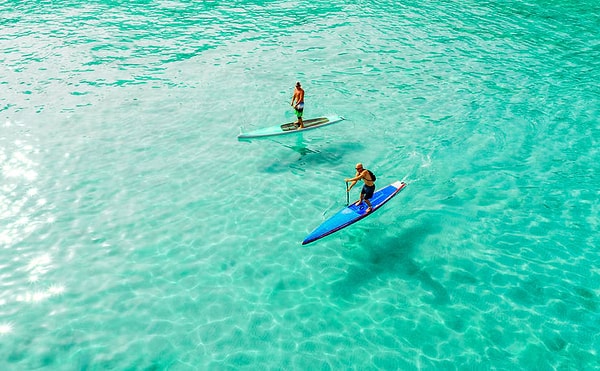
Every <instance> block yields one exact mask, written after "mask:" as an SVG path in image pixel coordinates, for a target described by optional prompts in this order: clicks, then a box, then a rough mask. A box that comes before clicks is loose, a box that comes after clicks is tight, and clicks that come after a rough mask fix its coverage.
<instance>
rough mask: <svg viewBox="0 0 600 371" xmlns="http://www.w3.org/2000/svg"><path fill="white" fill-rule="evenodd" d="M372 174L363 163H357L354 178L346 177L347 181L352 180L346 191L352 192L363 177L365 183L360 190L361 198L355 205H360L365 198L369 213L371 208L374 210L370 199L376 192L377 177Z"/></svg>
mask: <svg viewBox="0 0 600 371" xmlns="http://www.w3.org/2000/svg"><path fill="white" fill-rule="evenodd" d="M372 174H373V173H371V172H370V171H369V170H367V169H364V168H363V166H362V164H361V163H358V164H356V176H355V177H354V178H349V179H345V180H346V182H352V183H351V184H350V187H348V189H347V190H346V192H350V190H351V189H352V187H354V185H355V184H356V182H358V181H359V180H361V179H362V181H363V182H364V183H365V184H364V185H363V188H362V190H361V191H360V200H358V201H356V203H355V205H356V206H358V205H360V204H361V203H362V202H363V200H365V202H366V203H367V206H369V207H368V208H367V213H370V212H371V210H373V209H372V208H371V201H370V199H371V197H373V193H374V192H375V177H374V176H373V175H372Z"/></svg>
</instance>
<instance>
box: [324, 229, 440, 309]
mask: <svg viewBox="0 0 600 371" xmlns="http://www.w3.org/2000/svg"><path fill="white" fill-rule="evenodd" d="M440 230H441V228H440V226H439V224H438V223H435V222H433V221H431V220H424V221H422V222H420V223H419V224H418V225H415V226H413V227H409V228H407V229H405V230H403V231H402V233H401V234H399V235H398V236H395V237H393V238H388V239H386V240H384V241H383V243H382V242H381V240H379V241H377V243H376V244H375V243H371V242H368V243H366V245H365V247H364V249H365V252H366V258H364V257H365V255H361V256H363V258H362V259H360V260H358V259H356V260H355V264H353V265H351V266H350V268H349V269H348V274H347V275H346V278H345V279H342V280H340V281H337V282H335V284H334V285H333V295H335V296H337V297H338V298H343V299H351V298H352V296H353V295H354V294H355V293H356V292H357V291H358V290H359V289H361V288H363V287H365V286H368V284H369V282H371V281H373V280H375V279H376V278H380V279H385V278H386V277H388V278H391V277H400V278H403V279H408V280H418V281H419V282H420V286H421V287H423V288H424V289H425V290H428V291H429V292H430V293H431V294H432V295H433V300H432V301H431V303H432V304H436V305H444V304H447V303H449V302H450V296H449V294H448V291H447V290H446V288H445V287H444V286H443V285H441V284H440V283H439V282H437V281H436V280H434V279H433V278H432V277H431V276H430V275H429V273H427V272H426V271H424V270H423V269H422V268H421V266H419V264H418V263H417V262H416V261H415V260H414V259H412V258H411V255H412V254H413V252H414V251H415V250H416V249H417V248H418V247H419V246H420V245H421V244H422V243H423V241H424V240H425V238H426V237H427V236H428V235H431V234H434V233H437V232H439V231H440Z"/></svg>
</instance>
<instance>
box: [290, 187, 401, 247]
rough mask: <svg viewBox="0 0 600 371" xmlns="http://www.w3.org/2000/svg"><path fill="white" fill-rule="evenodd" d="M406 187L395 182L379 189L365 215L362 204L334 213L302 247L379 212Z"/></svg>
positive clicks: (312, 233)
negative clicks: (370, 208)
mask: <svg viewBox="0 0 600 371" xmlns="http://www.w3.org/2000/svg"><path fill="white" fill-rule="evenodd" d="M404 187H406V183H404V182H401V181H396V182H394V183H392V184H390V185H388V186H386V187H383V188H381V189H380V190H378V191H377V192H375V193H374V194H373V197H372V198H371V206H372V210H371V212H369V213H367V204H366V203H365V202H363V203H362V204H360V205H358V206H357V205H355V204H354V203H353V204H350V205H349V206H346V207H345V208H343V209H342V210H340V211H338V212H337V213H335V214H334V215H333V216H331V218H329V219H327V220H325V221H324V222H323V223H321V225H319V226H318V227H317V228H315V230H313V231H312V232H310V233H309V234H308V236H306V238H305V239H304V241H302V244H303V245H306V244H309V243H311V242H314V241H316V240H318V239H321V238H323V237H325V236H328V235H330V234H332V233H334V232H337V231H339V230H341V229H344V228H346V227H347V226H349V225H351V224H354V223H356V222H357V221H359V220H361V219H362V218H364V217H367V216H369V215H371V214H373V213H374V212H375V211H377V210H379V208H380V207H381V206H383V205H384V204H385V203H386V202H388V201H389V200H391V199H392V197H394V196H395V195H396V194H398V193H399V192H400V191H401V190H403V189H404Z"/></svg>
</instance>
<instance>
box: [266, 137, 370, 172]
mask: <svg viewBox="0 0 600 371" xmlns="http://www.w3.org/2000/svg"><path fill="white" fill-rule="evenodd" d="M279 144H280V145H282V146H284V147H286V148H289V149H291V150H293V151H294V152H296V153H297V154H299V155H300V157H297V156H294V157H283V156H278V157H277V158H275V159H274V161H273V162H272V163H270V164H267V165H266V166H265V167H264V171H265V172H267V173H282V172H288V171H290V168H292V169H296V170H302V169H307V168H314V167H316V166H321V165H326V166H329V167H331V166H338V165H340V164H342V163H343V162H344V154H346V153H352V152H353V151H357V150H361V149H362V148H363V145H362V144H360V143H357V142H343V143H337V144H330V143H326V144H323V143H320V144H317V145H311V146H310V147H309V145H308V144H307V143H301V144H298V143H296V144H289V143H279ZM349 166H352V169H354V163H351V164H349Z"/></svg>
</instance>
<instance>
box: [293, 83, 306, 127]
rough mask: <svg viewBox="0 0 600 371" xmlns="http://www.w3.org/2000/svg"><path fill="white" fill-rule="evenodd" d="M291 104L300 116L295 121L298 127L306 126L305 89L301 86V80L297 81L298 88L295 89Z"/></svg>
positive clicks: (297, 115)
mask: <svg viewBox="0 0 600 371" xmlns="http://www.w3.org/2000/svg"><path fill="white" fill-rule="evenodd" d="M291 106H292V107H294V110H296V117H298V120H296V122H294V125H297V126H298V129H302V128H304V122H302V112H304V89H302V86H300V81H298V82H296V89H294V95H293V96H292V103H291Z"/></svg>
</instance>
